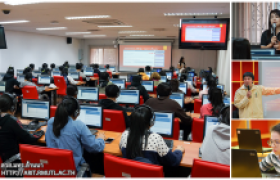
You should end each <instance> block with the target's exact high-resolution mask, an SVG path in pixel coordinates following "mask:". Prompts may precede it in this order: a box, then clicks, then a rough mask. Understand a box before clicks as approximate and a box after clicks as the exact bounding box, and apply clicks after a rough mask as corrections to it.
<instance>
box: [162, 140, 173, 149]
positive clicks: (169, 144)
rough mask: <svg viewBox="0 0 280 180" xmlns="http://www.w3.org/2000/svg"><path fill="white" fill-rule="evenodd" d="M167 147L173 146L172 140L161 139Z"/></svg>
mask: <svg viewBox="0 0 280 180" xmlns="http://www.w3.org/2000/svg"><path fill="white" fill-rule="evenodd" d="M163 140H164V141H165V143H166V145H167V147H168V148H169V149H172V148H173V140H169V139H163Z"/></svg>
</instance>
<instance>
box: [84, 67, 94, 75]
mask: <svg viewBox="0 0 280 180" xmlns="http://www.w3.org/2000/svg"><path fill="white" fill-rule="evenodd" d="M84 74H85V76H93V74H94V71H93V68H92V67H86V68H85V69H84Z"/></svg>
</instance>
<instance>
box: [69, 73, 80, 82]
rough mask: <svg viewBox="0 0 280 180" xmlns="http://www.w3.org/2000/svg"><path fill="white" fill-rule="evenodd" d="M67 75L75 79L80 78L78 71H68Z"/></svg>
mask: <svg viewBox="0 0 280 180" xmlns="http://www.w3.org/2000/svg"><path fill="white" fill-rule="evenodd" d="M68 76H71V77H72V78H73V79H74V80H76V81H78V80H80V73H79V72H68Z"/></svg>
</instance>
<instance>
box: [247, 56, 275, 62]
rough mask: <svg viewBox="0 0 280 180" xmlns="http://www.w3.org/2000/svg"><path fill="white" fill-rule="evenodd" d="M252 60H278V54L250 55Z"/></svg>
mask: <svg viewBox="0 0 280 180" xmlns="http://www.w3.org/2000/svg"><path fill="white" fill-rule="evenodd" d="M251 59H252V60H268V61H269V60H279V59H280V55H252V57H251Z"/></svg>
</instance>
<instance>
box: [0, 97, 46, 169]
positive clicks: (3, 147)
mask: <svg viewBox="0 0 280 180" xmlns="http://www.w3.org/2000/svg"><path fill="white" fill-rule="evenodd" d="M16 107H17V97H16V96H14V95H12V94H7V93H5V94H3V95H2V96H1V97H0V112H1V113H0V137H1V138H0V139H1V140H0V157H1V159H2V161H3V163H4V162H5V161H7V160H9V159H10V158H12V157H15V156H16V155H17V154H18V153H19V143H24V144H32V143H35V142H36V141H37V140H38V139H40V138H41V136H43V135H44V131H37V132H36V133H34V134H33V135H31V134H30V133H28V132H27V131H25V130H23V129H22V128H21V126H20V125H19V123H18V122H17V118H15V117H14V113H15V112H16ZM11 163H21V161H20V160H19V159H16V160H15V161H12V162H11ZM7 170H17V168H15V169H13V168H12V169H7Z"/></svg>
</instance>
